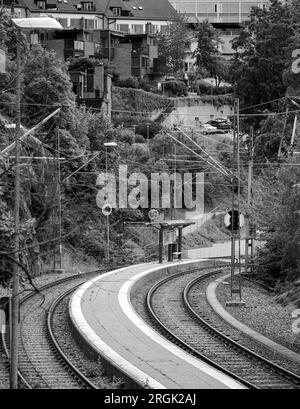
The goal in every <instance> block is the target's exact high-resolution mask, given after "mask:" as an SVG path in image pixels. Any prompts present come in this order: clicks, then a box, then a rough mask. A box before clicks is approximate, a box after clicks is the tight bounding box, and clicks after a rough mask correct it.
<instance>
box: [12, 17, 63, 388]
mask: <svg viewBox="0 0 300 409" xmlns="http://www.w3.org/2000/svg"><path fill="white" fill-rule="evenodd" d="M12 23H13V25H14V26H15V28H16V29H17V85H16V126H15V173H14V176H15V186H14V190H15V199H14V225H15V240H14V260H15V263H14V267H13V279H12V313H11V317H10V320H11V340H10V341H11V348H10V388H11V389H17V388H18V345H19V339H18V337H19V334H18V333H19V262H20V261H19V250H20V169H19V168H20V129H21V73H22V70H21V50H20V39H21V32H22V31H28V30H43V31H44V30H47V31H48V30H62V29H63V27H62V25H61V24H60V23H59V22H58V21H57V20H55V19H54V18H51V17H35V18H13V19H12Z"/></svg>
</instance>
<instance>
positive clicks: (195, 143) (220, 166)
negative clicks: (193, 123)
mask: <svg viewBox="0 0 300 409" xmlns="http://www.w3.org/2000/svg"><path fill="white" fill-rule="evenodd" d="M176 128H177V129H179V130H180V132H181V133H182V134H183V135H184V136H185V137H186V138H187V139H188V140H189V141H191V142H192V143H193V144H194V145H195V146H196V147H197V148H199V149H200V150H201V152H203V153H204V154H206V155H208V156H209V158H210V160H211V161H213V162H214V163H215V164H216V165H217V166H218V167H219V168H220V170H221V171H222V173H225V174H226V175H227V176H229V177H230V176H231V174H230V173H229V171H228V170H227V169H226V168H225V166H223V165H221V164H220V162H218V161H217V160H216V159H214V158H213V157H212V156H210V155H209V154H208V153H207V152H206V151H205V149H203V148H202V147H201V146H200V145H199V144H198V143H197V142H195V141H194V140H193V139H192V138H191V137H190V136H189V135H187V134H186V133H185V132H183V131H182V130H181V129H180V128H179V127H178V126H177V127H176Z"/></svg>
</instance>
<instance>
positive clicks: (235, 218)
mask: <svg viewBox="0 0 300 409" xmlns="http://www.w3.org/2000/svg"><path fill="white" fill-rule="evenodd" d="M228 213H229V214H230V219H229V222H230V228H231V229H233V230H238V229H239V221H240V218H239V212H238V211H237V210H233V211H231V212H228Z"/></svg>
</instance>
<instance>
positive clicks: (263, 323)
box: [217, 279, 300, 353]
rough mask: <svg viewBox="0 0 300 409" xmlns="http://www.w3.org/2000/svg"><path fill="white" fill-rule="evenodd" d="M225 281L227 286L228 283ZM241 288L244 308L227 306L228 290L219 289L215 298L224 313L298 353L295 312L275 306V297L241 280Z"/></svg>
mask: <svg viewBox="0 0 300 409" xmlns="http://www.w3.org/2000/svg"><path fill="white" fill-rule="evenodd" d="M225 281H226V282H228V283H229V282H230V279H227V280H225ZM242 285H243V287H242V300H243V301H244V302H245V307H228V306H226V305H225V303H226V301H229V300H230V286H229V285H226V284H223V283H221V284H220V285H219V286H218V288H217V297H218V300H219V301H220V303H221V304H222V305H223V307H224V308H225V309H226V311H228V312H229V313H230V314H231V315H233V316H234V317H235V318H236V319H238V320H239V321H241V322H243V323H244V324H246V325H248V326H249V327H250V328H252V329H254V330H256V331H257V332H259V333H261V334H263V335H265V336H266V337H268V338H270V339H272V340H273V341H275V342H277V343H279V344H281V345H284V346H286V347H287V348H290V349H292V350H294V351H295V352H298V353H300V334H298V335H296V334H295V333H293V330H292V324H293V321H294V319H293V318H292V312H293V311H294V310H295V308H294V307H292V306H285V307H284V306H282V305H281V304H278V303H277V302H276V301H275V299H274V298H275V296H274V295H272V294H271V293H269V292H268V291H266V290H264V289H263V288H262V287H260V286H259V285H257V284H254V283H251V282H249V281H246V280H243V284H242ZM234 297H237V296H236V295H234ZM234 297H233V300H234V299H235V298H234Z"/></svg>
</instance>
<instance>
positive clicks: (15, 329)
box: [10, 30, 21, 389]
mask: <svg viewBox="0 0 300 409" xmlns="http://www.w3.org/2000/svg"><path fill="white" fill-rule="evenodd" d="M20 38H21V36H20V32H19V30H17V80H16V81H17V87H16V114H17V118H16V133H15V202H14V224H15V239H14V245H15V246H14V260H15V263H14V266H13V279H12V316H11V318H10V319H11V337H12V339H11V343H10V344H11V350H10V389H18V348H19V272H20V268H19V265H18V263H19V260H20V258H19V249H20V129H21V61H20V60H21V52H20Z"/></svg>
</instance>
